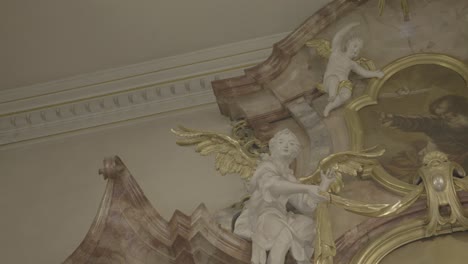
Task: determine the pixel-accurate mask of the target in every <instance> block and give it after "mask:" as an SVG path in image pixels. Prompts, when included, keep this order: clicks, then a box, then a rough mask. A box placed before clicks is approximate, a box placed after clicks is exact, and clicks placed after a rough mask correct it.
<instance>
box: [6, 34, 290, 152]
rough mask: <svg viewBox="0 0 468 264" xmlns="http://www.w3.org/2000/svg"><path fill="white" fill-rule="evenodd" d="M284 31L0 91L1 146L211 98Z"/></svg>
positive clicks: (258, 59)
mask: <svg viewBox="0 0 468 264" xmlns="http://www.w3.org/2000/svg"><path fill="white" fill-rule="evenodd" d="M286 35H287V34H286V33H283V34H276V35H271V36H267V37H262V38H257V39H251V40H247V41H242V42H238V43H232V44H228V45H223V46H219V47H215V48H210V49H206V50H201V51H197V52H193V53H189V54H183V55H179V56H174V57H169V58H163V59H158V60H154V61H149V62H145V63H141V64H136V65H130V66H126V67H121V68H116V69H110V70H106V71H101V72H96V73H91V74H86V75H82V76H77V77H73V78H69V79H64V80H57V81H53V82H49V83H44V84H37V85H33V86H26V87H19V88H14V89H9V90H4V91H1V92H0V146H2V145H7V144H13V143H17V142H23V141H27V140H32V139H36V138H44V137H48V136H51V135H56V134H63V133H67V132H71V131H80V130H84V129H87V128H92V127H96V126H102V125H106V124H112V123H115V122H125V121H127V120H134V119H136V118H140V117H148V116H151V115H157V114H159V113H164V112H167V111H173V110H179V109H184V108H189V107H194V106H198V105H203V104H207V103H213V102H215V97H214V94H213V92H212V87H211V82H212V81H214V80H218V79H225V78H232V77H234V76H239V75H243V74H244V69H246V68H249V67H252V66H254V65H257V64H258V63H260V62H262V61H263V60H265V59H266V58H267V57H268V56H269V55H270V53H271V47H272V46H273V44H274V43H276V42H278V41H279V40H281V39H282V38H283V37H285V36H286Z"/></svg>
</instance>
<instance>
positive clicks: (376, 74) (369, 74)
mask: <svg viewBox="0 0 468 264" xmlns="http://www.w3.org/2000/svg"><path fill="white" fill-rule="evenodd" d="M351 69H352V70H353V72H355V73H357V74H358V75H359V76H362V77H364V78H382V77H383V75H384V73H383V72H382V71H369V70H366V69H364V68H363V67H362V66H361V65H359V63H357V62H355V61H353V62H352V64H351Z"/></svg>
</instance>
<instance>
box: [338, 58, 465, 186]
mask: <svg viewBox="0 0 468 264" xmlns="http://www.w3.org/2000/svg"><path fill="white" fill-rule="evenodd" d="M383 71H384V72H385V76H384V78H382V79H373V80H371V81H370V82H369V84H368V87H367V89H366V91H365V92H364V94H363V95H362V96H360V97H358V98H356V99H354V100H353V101H352V102H350V103H349V104H348V105H347V106H346V108H345V113H344V115H345V119H346V122H347V126H348V130H349V135H350V145H351V149H352V150H354V151H360V150H363V149H365V148H367V147H370V146H372V145H375V144H379V145H383V147H384V148H386V149H387V153H390V154H388V155H395V153H396V152H397V151H398V149H397V148H396V147H395V145H397V144H392V142H391V140H390V139H389V138H386V137H388V135H392V136H393V134H399V133H400V134H401V135H397V136H400V138H399V139H398V142H404V143H405V144H409V143H413V142H410V141H409V140H410V139H412V140H414V142H416V140H415V139H419V141H421V138H422V137H423V136H426V137H427V135H423V134H422V133H419V134H417V133H406V134H403V132H401V131H398V129H396V130H395V129H394V130H389V129H387V128H380V127H379V124H376V123H379V122H380V121H381V120H380V121H379V118H382V117H381V116H380V117H377V115H378V114H380V115H384V116H386V115H388V116H392V114H386V113H385V112H390V113H391V112H394V111H396V112H398V111H400V112H403V113H407V112H410V113H411V112H412V113H413V114H414V115H418V116H429V115H430V113H427V112H428V110H427V108H429V106H432V105H430V104H431V103H432V104H433V103H434V101H436V100H437V99H438V98H442V99H439V101H440V100H444V98H443V94H444V93H445V95H444V96H446V97H447V95H450V94H453V96H452V97H460V98H462V100H465V99H466V100H468V88H467V87H468V86H467V84H468V66H467V65H466V64H465V63H464V62H462V61H460V60H457V59H456V58H453V57H450V56H448V55H444V54H435V53H419V54H414V55H410V56H407V57H403V58H401V59H398V60H396V61H394V62H392V63H390V64H389V65H387V66H386V67H385V68H384V69H383ZM431 80H432V81H433V82H437V85H436V86H437V87H432V88H431V87H430V88H427V89H426V88H425V89H420V87H419V86H421V85H422V83H426V84H427V83H428V82H429V83H430V82H431ZM395 83H403V84H404V85H403V87H401V88H402V89H400V90H401V91H396V92H395V96H393V97H392V95H391V94H390V95H389V93H388V91H386V90H388V89H389V87H390V88H392V89H395ZM407 86H410V88H408V87H407ZM446 86H449V87H450V89H449V88H446ZM414 87H417V89H416V90H412V89H413V88H414ZM453 87H454V88H453ZM452 88H453V89H452ZM405 89H406V90H405ZM431 89H432V90H431ZM421 91H422V92H421ZM423 93H424V94H423ZM441 93H442V94H441ZM385 96H387V99H386V98H385ZM390 97H391V99H388V98H390ZM463 98H465V99H463ZM386 100H387V101H386ZM389 101H391V102H392V103H389ZM392 105H395V106H394V108H393V106H392ZM418 107H419V108H418ZM400 108H403V109H400ZM404 108H412V109H410V111H408V110H407V109H404ZM384 110H385V111H384ZM379 112H380V113H379ZM380 125H381V124H380ZM372 129H373V130H372ZM385 129H387V130H385ZM400 130H401V129H400ZM382 131H384V132H382ZM375 135H378V136H375ZM406 135H408V136H407V138H410V139H407V138H406ZM402 137H405V138H402ZM418 137H419V138H418ZM405 140H406V141H407V142H406V141H405ZM463 140H466V138H463ZM370 141H372V142H370ZM426 141H430V138H429V139H428V140H426ZM395 142H396V141H395ZM424 144H426V145H429V143H428V142H426V143H424ZM431 144H432V143H431ZM400 148H401V147H400ZM403 148H404V147H403ZM388 155H387V159H390V158H389V156H388ZM385 162H386V161H381V162H380V165H379V166H376V167H375V168H374V169H373V171H372V174H371V175H372V177H373V178H374V179H375V180H376V181H377V182H379V183H380V184H382V185H383V186H384V187H386V188H387V189H389V190H392V191H394V192H396V193H399V194H406V193H408V192H409V191H411V190H413V189H414V186H415V185H414V184H413V183H412V182H411V179H405V178H404V177H398V176H401V175H398V176H397V175H395V172H390V171H389V169H388V168H389V167H391V166H386V165H388V164H386V163H385ZM394 167H395V166H394ZM397 167H398V166H397ZM414 167H416V166H414ZM465 169H467V168H465ZM396 174H398V173H396ZM409 174H411V171H410V172H409Z"/></svg>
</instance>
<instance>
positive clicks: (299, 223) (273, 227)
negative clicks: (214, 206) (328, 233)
mask: <svg viewBox="0 0 468 264" xmlns="http://www.w3.org/2000/svg"><path fill="white" fill-rule="evenodd" d="M269 147H270V152H271V156H270V157H268V158H266V159H264V160H263V161H262V162H261V163H260V164H259V165H258V167H257V170H256V171H255V173H254V175H253V177H252V179H251V181H250V190H249V192H250V195H251V197H250V200H249V201H248V202H247V204H246V206H245V208H244V210H243V212H242V214H241V215H240V216H239V218H238V219H237V221H236V225H235V229H234V233H235V234H237V235H240V236H242V237H244V238H248V239H251V240H252V258H251V263H253V264H264V263H268V264H283V263H284V260H285V256H286V253H287V252H288V251H289V250H291V253H292V256H293V257H294V259H295V260H296V261H297V263H301V264H302V263H304V264H305V263H310V259H311V257H312V254H313V252H314V246H313V242H314V238H315V224H314V220H313V215H312V214H313V212H314V210H315V208H316V207H317V205H318V203H319V202H321V201H327V200H328V199H329V198H328V197H329V194H328V193H327V190H328V188H329V186H330V184H331V183H332V182H333V181H334V180H335V179H336V174H335V173H334V172H333V171H330V170H329V171H328V172H327V173H322V181H321V183H320V185H318V186H317V185H305V184H301V183H299V181H298V180H297V179H296V177H294V175H293V171H292V170H291V169H290V168H289V165H290V163H291V162H292V161H293V160H294V159H295V158H296V156H297V154H298V152H299V147H300V145H299V141H298V140H297V138H296V136H295V135H294V134H293V133H292V132H291V131H289V130H288V129H285V130H282V131H280V132H278V133H276V134H275V136H274V137H273V138H272V139H271V140H270V142H269ZM287 203H290V204H292V205H293V206H294V207H295V208H296V209H297V210H299V211H300V212H301V214H294V213H291V212H288V211H287V210H286V204H287ZM268 252H269V253H268ZM267 253H268V257H267Z"/></svg>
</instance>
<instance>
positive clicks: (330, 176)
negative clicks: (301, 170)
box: [320, 169, 336, 182]
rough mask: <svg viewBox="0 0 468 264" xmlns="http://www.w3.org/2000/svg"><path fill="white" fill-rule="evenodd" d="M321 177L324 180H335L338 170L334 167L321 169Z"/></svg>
mask: <svg viewBox="0 0 468 264" xmlns="http://www.w3.org/2000/svg"><path fill="white" fill-rule="evenodd" d="M320 178H322V181H327V182H331V181H334V180H335V179H336V171H335V170H334V169H328V170H327V171H326V172H323V170H320Z"/></svg>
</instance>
